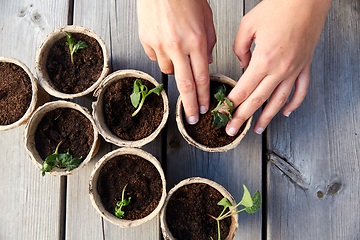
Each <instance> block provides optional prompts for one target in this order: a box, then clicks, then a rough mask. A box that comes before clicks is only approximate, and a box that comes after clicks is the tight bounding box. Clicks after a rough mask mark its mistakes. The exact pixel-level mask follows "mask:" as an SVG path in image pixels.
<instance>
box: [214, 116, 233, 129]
mask: <svg viewBox="0 0 360 240" xmlns="http://www.w3.org/2000/svg"><path fill="white" fill-rule="evenodd" d="M213 114H214V116H213V123H212V125H213V126H216V128H217V129H219V128H221V127H224V126H226V124H227V123H228V122H229V118H228V116H226V115H225V114H223V113H222V112H214V113H213Z"/></svg>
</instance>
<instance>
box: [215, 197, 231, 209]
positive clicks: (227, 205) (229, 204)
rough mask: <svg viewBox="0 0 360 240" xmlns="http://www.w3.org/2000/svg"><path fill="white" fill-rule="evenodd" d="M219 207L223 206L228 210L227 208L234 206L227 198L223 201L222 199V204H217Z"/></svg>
mask: <svg viewBox="0 0 360 240" xmlns="http://www.w3.org/2000/svg"><path fill="white" fill-rule="evenodd" d="M217 205H219V206H223V207H224V208H227V207H231V206H232V204H231V203H230V201H229V199H227V198H226V197H224V198H223V199H221V200H220V202H218V203H217Z"/></svg>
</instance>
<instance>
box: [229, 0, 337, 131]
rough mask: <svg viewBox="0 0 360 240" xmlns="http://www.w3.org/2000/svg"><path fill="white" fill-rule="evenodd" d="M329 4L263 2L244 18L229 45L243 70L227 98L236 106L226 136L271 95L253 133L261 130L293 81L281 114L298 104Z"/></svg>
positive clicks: (326, 0)
mask: <svg viewBox="0 0 360 240" xmlns="http://www.w3.org/2000/svg"><path fill="white" fill-rule="evenodd" d="M330 4H331V0H293V1H287V0H264V1H262V2H260V3H259V4H258V5H257V6H256V7H255V8H253V9H252V10H251V11H250V12H249V13H248V14H246V15H245V16H244V18H243V19H242V21H241V23H240V27H239V31H238V34H237V36H236V39H235V42H234V47H233V49H234V52H235V54H236V55H237V56H238V58H239V60H240V67H243V68H245V67H247V69H246V71H245V73H244V74H243V75H242V76H241V78H240V80H239V81H238V83H237V84H236V86H235V87H234V88H233V90H232V91H231V92H230V94H229V96H228V98H229V99H230V100H231V101H233V102H234V107H236V106H238V108H237V109H236V112H235V113H234V115H233V119H232V120H231V121H230V122H229V123H228V125H227V126H226V132H227V134H228V135H230V136H233V135H235V134H236V133H237V131H238V130H239V128H240V127H241V125H242V124H243V123H244V122H245V121H246V120H247V119H248V118H249V117H250V116H251V115H252V114H253V113H254V112H255V111H256V110H257V109H258V108H260V107H261V106H262V104H263V103H264V102H265V101H266V100H267V99H268V98H269V97H270V96H271V99H270V100H269V102H268V103H267V105H266V107H265V108H264V110H263V111H262V113H261V115H260V116H259V118H258V119H257V121H256V123H255V125H254V131H255V132H256V133H258V134H261V133H262V132H263V131H264V129H265V128H266V126H267V125H268V124H269V122H270V121H271V119H272V118H273V117H274V116H275V115H276V113H277V112H278V111H279V110H280V109H281V108H282V107H283V106H284V104H285V103H286V101H287V99H288V97H289V95H290V93H291V90H292V88H293V85H294V84H295V90H294V93H293V96H292V99H291V100H290V101H289V102H288V103H287V104H286V106H285V107H284V109H283V114H284V115H285V116H289V115H290V113H291V112H292V111H293V110H295V109H296V108H297V107H299V106H300V104H301V102H302V101H303V100H304V98H305V96H306V93H307V88H308V85H309V79H310V64H311V61H312V55H313V52H314V50H315V46H316V44H317V41H318V39H319V37H320V34H321V31H322V28H323V25H324V22H325V18H326V15H327V12H328V9H329V7H330ZM253 39H255V48H254V51H253V53H252V54H251V52H250V47H251V44H252V41H253Z"/></svg>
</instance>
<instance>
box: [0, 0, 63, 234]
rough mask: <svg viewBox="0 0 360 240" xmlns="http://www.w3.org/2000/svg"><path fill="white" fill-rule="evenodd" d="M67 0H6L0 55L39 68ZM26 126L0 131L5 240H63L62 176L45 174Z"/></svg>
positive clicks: (0, 211)
mask: <svg viewBox="0 0 360 240" xmlns="http://www.w3.org/2000/svg"><path fill="white" fill-rule="evenodd" d="M67 11H68V4H67V1H57V2H56V4H53V3H51V2H49V1H42V0H35V1H27V0H25V1H4V2H2V3H1V8H0V55H1V56H6V57H14V58H17V59H18V60H20V61H22V62H24V63H25V64H26V65H27V66H28V67H29V68H30V69H31V71H32V72H33V73H34V74H35V71H34V60H35V53H36V50H37V48H38V46H39V45H40V44H41V42H42V40H43V39H44V37H45V36H46V34H47V33H49V32H50V31H51V30H53V29H54V28H56V27H58V26H60V25H63V24H66V22H67ZM23 131H24V127H23V126H21V127H19V128H17V129H13V130H10V131H7V132H0V152H1V155H0V181H1V183H2V184H1V187H0V194H1V197H0V198H1V204H0V216H1V218H0V239H6V240H11V239H14V240H17V239H29V240H30V239H58V238H59V236H60V235H61V231H60V205H61V204H60V199H61V197H60V178H55V177H51V176H49V175H47V176H45V177H44V178H42V177H41V173H40V171H39V170H38V169H37V168H36V167H35V166H34V165H33V163H32V162H31V161H30V159H29V157H28V156H27V153H26V151H25V147H24V143H23Z"/></svg>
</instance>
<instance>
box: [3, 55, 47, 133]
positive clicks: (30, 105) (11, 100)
mask: <svg viewBox="0 0 360 240" xmlns="http://www.w3.org/2000/svg"><path fill="white" fill-rule="evenodd" d="M49 100H50V98H49V94H47V93H46V92H45V91H44V90H43V89H42V88H41V87H40V86H39V84H38V82H37V80H36V79H35V77H34V76H33V74H32V73H31V71H30V69H29V68H28V67H27V66H26V65H25V64H24V63H22V62H20V61H19V60H17V59H15V58H7V57H1V56H0V109H1V112H2V114H3V115H2V116H1V118H0V119H1V122H0V131H6V130H9V129H13V128H16V127H18V126H20V125H22V124H25V123H26V121H27V120H28V119H29V117H30V116H31V114H32V113H33V112H34V111H35V109H36V108H37V107H38V106H40V105H42V104H44V103H45V102H47V101H49ZM5 119H7V120H5ZM3 120H4V121H3Z"/></svg>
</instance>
